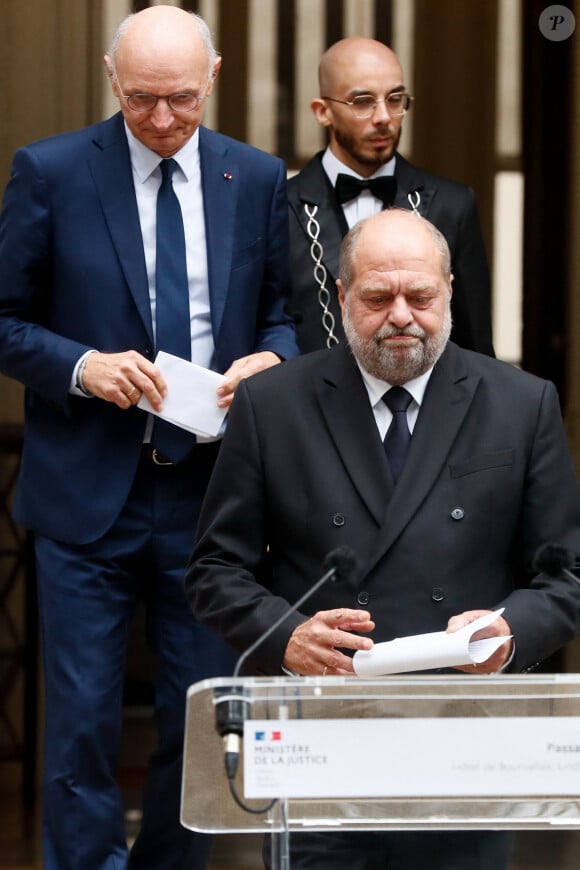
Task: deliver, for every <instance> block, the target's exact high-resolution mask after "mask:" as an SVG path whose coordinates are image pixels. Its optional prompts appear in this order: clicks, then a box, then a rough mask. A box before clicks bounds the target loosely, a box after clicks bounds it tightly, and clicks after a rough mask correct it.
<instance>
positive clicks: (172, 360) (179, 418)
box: [137, 350, 227, 437]
mask: <svg viewBox="0 0 580 870" xmlns="http://www.w3.org/2000/svg"><path fill="white" fill-rule="evenodd" d="M155 365H156V366H158V367H159V368H160V369H161V372H162V374H163V377H164V378H165V380H166V382H167V397H166V399H165V401H164V402H163V410H162V411H161V412H157V411H154V410H153V408H152V407H151V404H150V402H149V400H148V399H147V398H146V397H145V396H141V398H140V399H139V402H138V403H137V404H138V407H139V408H143V410H144V411H149V413H150V414H155V416H157V417H162V418H163V419H164V420H168V421H169V422H170V423H175V425H176V426H181V428H182V429H187V431H188V432H193V433H194V434H196V435H205V436H208V435H209V436H213V437H215V436H216V435H217V434H218V433H219V431H220V428H221V425H222V423H223V421H224V417H225V416H226V413H227V408H218V404H217V396H216V392H215V391H216V389H217V388H218V387H219V385H220V384H221V382H222V381H223V380H224V376H223V375H220V374H218V373H217V372H212V371H210V369H204V368H203V366H198V365H196V363H192V362H188V361H187V360H184V359H181V358H180V357H178V356H173V355H172V354H170V353H165V351H162V350H160V351H159V353H158V354H157V357H156V359H155Z"/></svg>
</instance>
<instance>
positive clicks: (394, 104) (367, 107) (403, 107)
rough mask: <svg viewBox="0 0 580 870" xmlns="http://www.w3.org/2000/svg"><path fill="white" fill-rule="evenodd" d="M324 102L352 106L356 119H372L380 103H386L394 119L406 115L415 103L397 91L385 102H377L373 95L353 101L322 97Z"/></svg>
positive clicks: (408, 96)
mask: <svg viewBox="0 0 580 870" xmlns="http://www.w3.org/2000/svg"><path fill="white" fill-rule="evenodd" d="M322 99H323V100H330V101H331V102H332V103H342V104H343V105H345V106H350V108H351V109H352V112H353V114H354V116H355V118H370V117H371V115H374V113H375V110H376V108H377V104H378V103H384V104H385V105H386V107H387V111H388V113H389V115H390V116H391V117H392V118H395V117H398V116H399V115H404V114H405V112H406V111H407V109H408V108H409V107H410V105H411V103H412V102H413V97H412V96H411V95H410V94H406V93H404V92H402V91H397V92H396V93H394V94H389V96H388V97H385V99H384V100H377V98H376V97H373V96H372V95H371V94H360V95H359V96H358V97H355V98H354V99H353V100H337V99H335V98H334V97H322Z"/></svg>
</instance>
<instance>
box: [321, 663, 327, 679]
mask: <svg viewBox="0 0 580 870" xmlns="http://www.w3.org/2000/svg"><path fill="white" fill-rule="evenodd" d="M327 671H328V665H324V670H323V671H322V676H323V677H325V676H326V672H327Z"/></svg>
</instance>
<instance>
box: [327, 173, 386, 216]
mask: <svg viewBox="0 0 580 870" xmlns="http://www.w3.org/2000/svg"><path fill="white" fill-rule="evenodd" d="M335 190H336V196H337V198H338V201H339V203H340V204H341V205H342V204H343V203H345V202H349V200H351V199H354V198H355V197H357V196H358V195H359V193H360V192H361V190H370V192H371V193H372V194H373V196H376V197H377V199H380V200H381V202H382V203H383V206H384V208H388V207H389V206H390V205H392V204H393V202H394V200H395V194H396V192H397V182H396V180H395V177H394V176H393V175H382V176H380V177H379V178H355V177H354V176H353V175H344V174H342V173H341V174H340V175H338V176H337V178H336V185H335Z"/></svg>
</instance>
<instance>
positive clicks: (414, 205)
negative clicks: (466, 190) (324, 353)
mask: <svg viewBox="0 0 580 870" xmlns="http://www.w3.org/2000/svg"><path fill="white" fill-rule="evenodd" d="M407 199H408V201H409V205H410V206H411V210H412V211H413V213H414V214H416V215H417V216H418V217H421V214H420V212H419V206H420V205H421V195H420V193H419V191H418V190H414V191H412V192H411V193H408V194H407ZM304 211H305V212H306V217H307V218H308V222H307V224H306V232H307V233H308V236H309V238H310V256H311V257H312V260H313V262H314V269H313V272H312V274H313V276H314V280H315V282H316V284H317V285H318V302H319V304H320V307H321V308H322V327H323V329H324V331H325V332H326V346H327V347H332V346H333V344H338V343H339V340H338V338H337V337H336V335H335V334H334V327H335V326H336V321H335V318H334V314H333V313H332V311H331V310H330V308H329V307H328V306H329V304H330V291H329V290H328V287H327V286H326V279H327V278H328V273H327V271H326V267H325V266H324V264H323V262H322V257H323V256H324V250H323V248H322V245H321V244H320V242H319V241H318V236H319V234H320V224H319V223H318V221H317V220H316V215H317V213H318V206H317V205H313V206H312V207H310V206H309V205H308V203H306V202H305V203H304Z"/></svg>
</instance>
